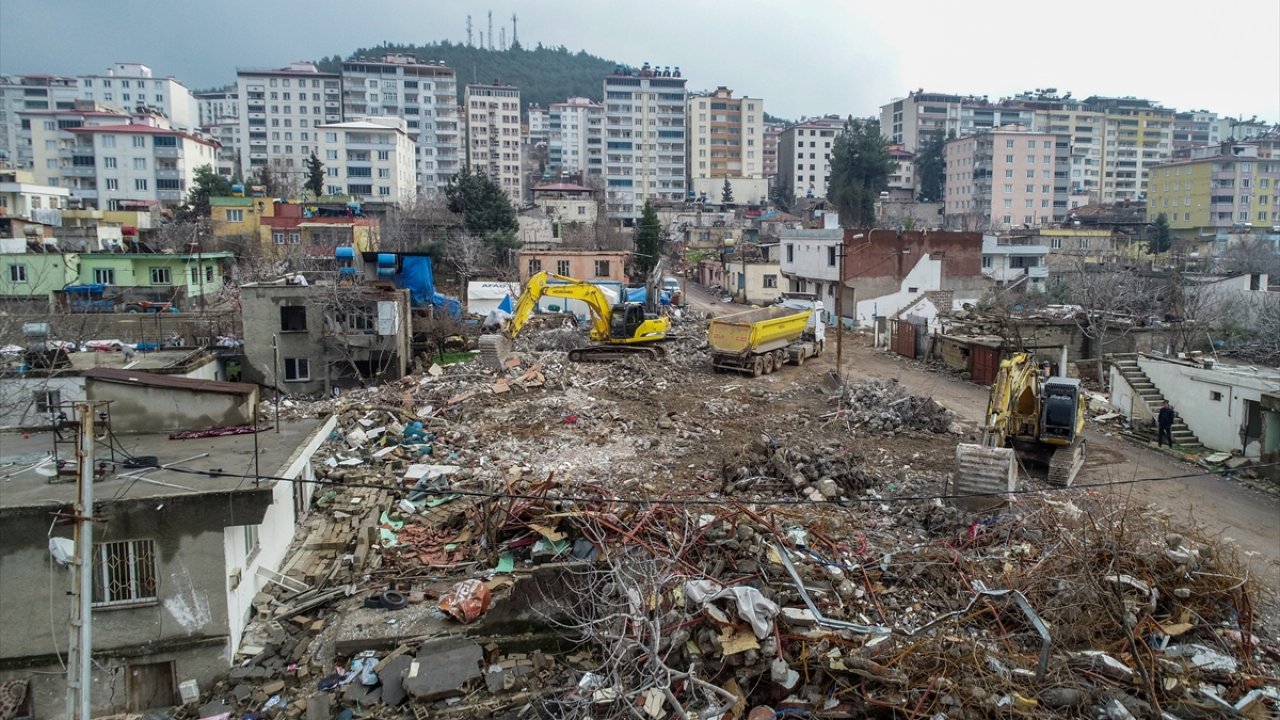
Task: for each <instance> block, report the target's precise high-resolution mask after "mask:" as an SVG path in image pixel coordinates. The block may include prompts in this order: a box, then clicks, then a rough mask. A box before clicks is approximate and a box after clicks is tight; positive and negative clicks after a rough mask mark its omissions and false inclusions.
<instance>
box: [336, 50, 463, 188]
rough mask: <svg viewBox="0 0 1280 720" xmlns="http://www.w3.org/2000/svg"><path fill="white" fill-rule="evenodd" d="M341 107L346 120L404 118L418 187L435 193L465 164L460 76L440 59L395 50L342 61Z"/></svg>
mask: <svg viewBox="0 0 1280 720" xmlns="http://www.w3.org/2000/svg"><path fill="white" fill-rule="evenodd" d="M342 111H343V116H344V118H345V119H347V120H354V119H356V118H359V117H364V116H384V117H400V118H404V121H405V127H406V129H407V131H408V133H409V137H410V139H412V140H413V141H414V142H415V143H416V152H417V173H418V186H419V187H420V189H421V191H422V192H423V193H426V194H428V195H430V194H434V193H435V192H436V191H438V190H441V189H443V188H444V186H445V185H446V184H447V183H448V182H449V179H450V178H452V177H453V176H454V175H456V174H458V171H459V170H460V169H461V168H462V159H463V156H462V154H461V145H460V143H461V137H460V134H459V133H460V130H461V128H460V127H459V119H458V77H457V73H456V72H455V71H454V69H453V68H451V67H447V66H445V65H444V64H443V63H439V62H422V61H419V60H418V58H417V57H415V56H413V55H406V54H402V53H391V54H387V55H383V56H382V57H381V58H378V59H376V60H375V59H364V58H357V59H355V60H348V61H346V62H344V63H343V64H342Z"/></svg>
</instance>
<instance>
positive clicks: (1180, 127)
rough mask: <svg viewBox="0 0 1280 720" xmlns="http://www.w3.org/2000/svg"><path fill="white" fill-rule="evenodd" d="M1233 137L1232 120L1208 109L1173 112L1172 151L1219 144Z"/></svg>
mask: <svg viewBox="0 0 1280 720" xmlns="http://www.w3.org/2000/svg"><path fill="white" fill-rule="evenodd" d="M1230 137H1231V120H1230V119H1229V118H1220V117H1218V113H1212V112H1209V111H1208V110H1192V111H1190V112H1178V113H1174V114H1173V135H1172V137H1171V138H1170V139H1171V141H1172V143H1173V144H1172V147H1171V148H1170V152H1171V153H1176V152H1178V151H1179V150H1189V149H1191V148H1196V147H1204V146H1205V145H1217V144H1218V143H1220V142H1222V141H1223V140H1227V139H1229V138H1230Z"/></svg>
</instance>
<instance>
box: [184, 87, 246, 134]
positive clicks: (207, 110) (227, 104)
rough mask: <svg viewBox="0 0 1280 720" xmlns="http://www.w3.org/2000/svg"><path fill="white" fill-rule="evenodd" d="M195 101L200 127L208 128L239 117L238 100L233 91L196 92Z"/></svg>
mask: <svg viewBox="0 0 1280 720" xmlns="http://www.w3.org/2000/svg"><path fill="white" fill-rule="evenodd" d="M194 97H195V99H196V108H197V114H198V116H199V122H200V127H208V126H210V125H215V124H217V123H221V122H224V121H226V120H234V119H236V118H238V117H240V98H239V97H237V96H236V91H235V90H215V91H211V92H198V93H195V95H194Z"/></svg>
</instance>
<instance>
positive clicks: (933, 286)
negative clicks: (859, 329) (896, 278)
mask: <svg viewBox="0 0 1280 720" xmlns="http://www.w3.org/2000/svg"><path fill="white" fill-rule="evenodd" d="M908 288H915V289H916V292H908ZM941 289H942V261H941V260H934V259H933V258H931V257H929V256H928V255H925V256H923V257H921V258H920V260H919V261H917V262H916V264H915V267H913V268H911V271H910V272H908V273H907V276H906V277H905V278H903V279H902V283H901V284H900V285H899V286H898V290H897V292H893V293H890V294H888V295H881V296H880V297H877V298H862V297H859V298H858V324H859V325H864V326H870V325H872V324H873V322H874V318H876V317H891V316H893V315H894V314H896V313H897V312H898V311H899V310H901V309H902V308H904V307H906V306H907V305H910V304H911V303H913V302H915V300H916V298H918V297H920V295H921V294H922V293H924V292H927V291H930V290H941Z"/></svg>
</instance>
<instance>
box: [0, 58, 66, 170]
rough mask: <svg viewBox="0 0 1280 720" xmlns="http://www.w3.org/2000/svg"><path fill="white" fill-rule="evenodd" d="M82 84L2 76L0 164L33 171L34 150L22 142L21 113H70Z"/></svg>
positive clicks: (52, 78) (50, 78)
mask: <svg viewBox="0 0 1280 720" xmlns="http://www.w3.org/2000/svg"><path fill="white" fill-rule="evenodd" d="M79 96H80V95H79V84H78V83H77V82H76V79H75V78H71V77H57V76H54V75H0V164H10V165H13V166H14V167H19V168H24V169H30V168H31V161H32V156H31V147H30V145H29V144H27V145H24V144H23V142H22V141H21V140H20V139H19V134H20V131H21V129H22V123H21V119H20V118H19V117H18V113H21V112H27V111H32V110H70V109H72V108H74V107H75V103H76V98H78V97H79Z"/></svg>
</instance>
